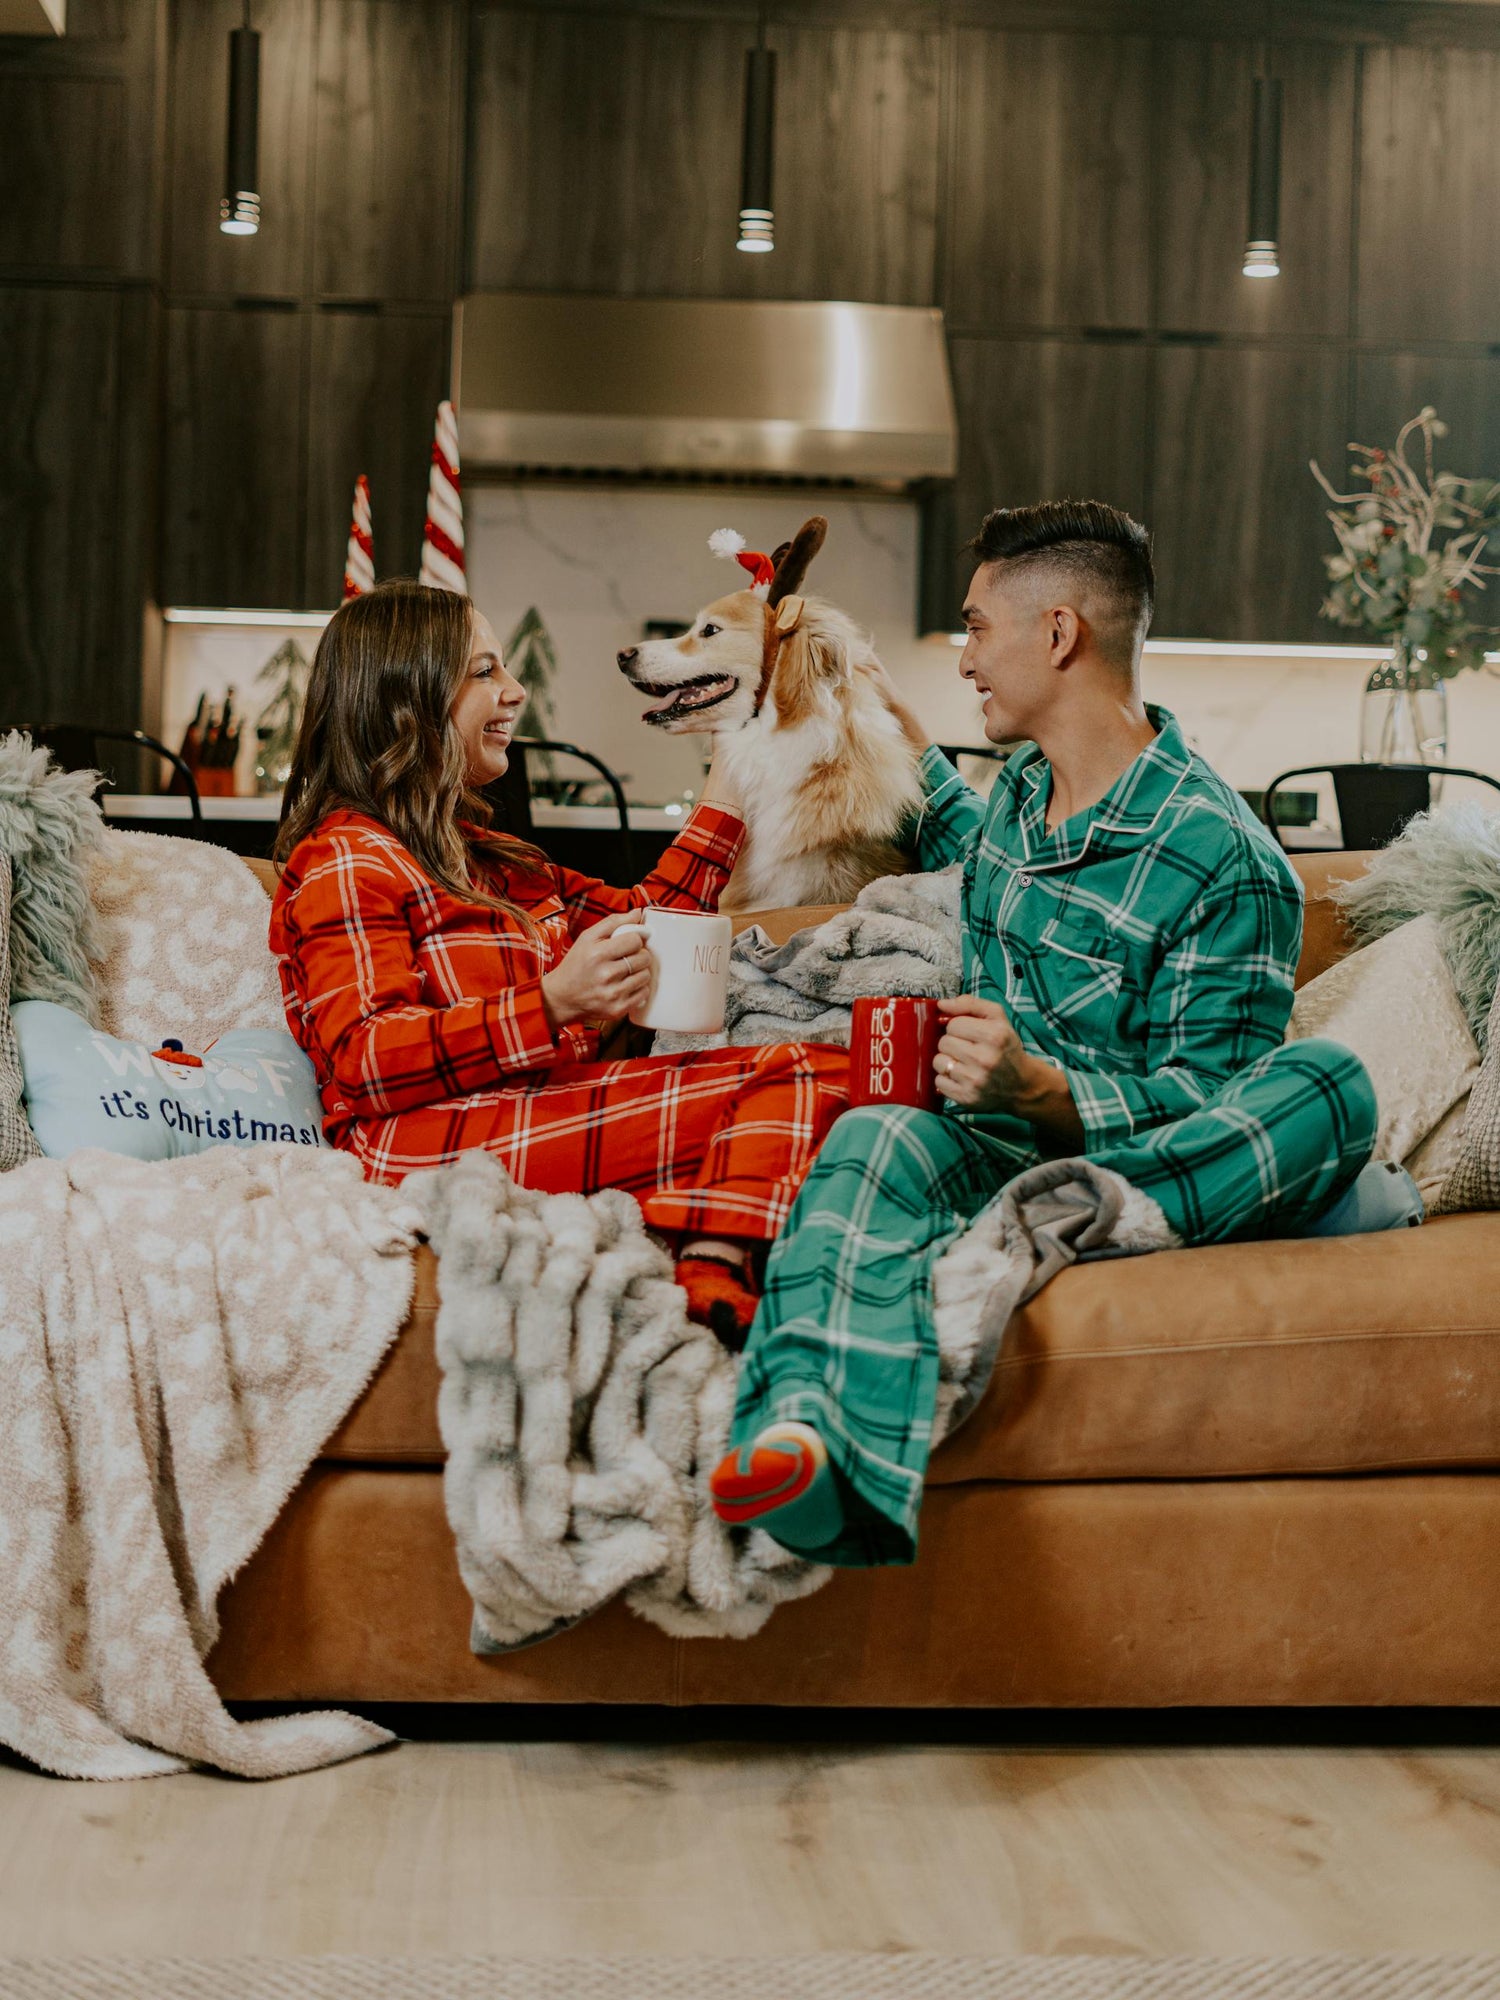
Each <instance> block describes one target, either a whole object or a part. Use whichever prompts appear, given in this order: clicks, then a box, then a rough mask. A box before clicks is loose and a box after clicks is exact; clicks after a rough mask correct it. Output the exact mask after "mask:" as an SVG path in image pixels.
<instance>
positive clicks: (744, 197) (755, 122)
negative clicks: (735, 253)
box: [734, 19, 776, 254]
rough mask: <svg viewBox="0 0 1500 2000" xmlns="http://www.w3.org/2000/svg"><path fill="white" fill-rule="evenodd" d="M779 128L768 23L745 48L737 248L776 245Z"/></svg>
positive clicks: (764, 248) (762, 248) (755, 249)
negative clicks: (775, 182)
mask: <svg viewBox="0 0 1500 2000" xmlns="http://www.w3.org/2000/svg"><path fill="white" fill-rule="evenodd" d="M775 128H776V51H775V50H774V49H768V48H767V47H766V24H765V21H764V19H762V21H761V24H760V35H759V38H758V40H757V42H756V45H755V47H754V48H753V49H747V50H746V51H745V135H744V137H745V150H744V156H743V160H742V163H741V168H740V235H739V241H738V242H737V243H736V244H735V246H734V247H735V248H736V250H748V251H751V252H756V253H762V254H763V253H764V252H766V251H767V250H774V249H775V248H776V218H775V215H774V213H773V212H772V208H771V169H772V164H773V154H774V150H775Z"/></svg>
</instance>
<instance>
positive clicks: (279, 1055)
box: [10, 1000, 327, 1160]
mask: <svg viewBox="0 0 1500 2000" xmlns="http://www.w3.org/2000/svg"><path fill="white" fill-rule="evenodd" d="M10 1011H11V1019H12V1020H13V1021H14V1023H15V1028H16V1039H17V1040H18V1041H19V1043H20V1045H21V1070H22V1074H23V1075H24V1077H25V1080H26V1088H25V1093H24V1102H25V1106H26V1116H27V1118H28V1120H29V1121H30V1124H31V1129H32V1131H33V1132H35V1134H36V1136H37V1141H38V1144H39V1145H40V1146H41V1149H42V1151H43V1152H44V1153H46V1154H48V1155H50V1156H51V1157H52V1158H53V1159H58V1158H61V1157H62V1156H63V1155H64V1154H67V1153H73V1152H76V1151H77V1150H78V1149H79V1148H80V1147H82V1146H100V1147H102V1148H103V1149H104V1150H105V1151H106V1152H109V1153H128V1154H130V1155H132V1157H134V1158H135V1159H137V1160H171V1159H176V1158H178V1157H180V1156H181V1155H182V1154H185V1153H206V1152H207V1151H208V1149H209V1147H210V1146H259V1145H282V1146H293V1145H295V1146H321V1145H325V1144H326V1143H327V1142H326V1140H325V1139H324V1137H323V1107H322V1105H321V1104H320V1103H319V1101H318V1086H317V1083H316V1081H315V1080H314V1077H313V1067H312V1064H311V1063H310V1062H309V1061H308V1059H307V1057H306V1056H305V1055H304V1054H303V1053H302V1051H301V1049H299V1048H298V1046H297V1044H296V1043H295V1042H294V1041H293V1040H292V1038H291V1036H290V1035H288V1034H284V1033H282V1032H281V1031H280V1030H278V1029H276V1028H237V1029H235V1030H234V1031H233V1032H232V1033H230V1034H227V1035H221V1036H220V1037H219V1039H218V1041H216V1042H215V1043H214V1044H213V1047H212V1048H211V1049H210V1050H208V1051H207V1052H206V1053H205V1054H204V1055H202V1056H193V1055H190V1054H188V1053H187V1052H185V1051H182V1050H181V1049H180V1048H178V1047H177V1045H175V1044H166V1045H164V1046H163V1047H162V1048H161V1049H148V1048H147V1046H146V1044H145V1043H144V1042H122V1041H120V1040H119V1039H118V1038H117V1037H116V1036H114V1035H105V1034H101V1033H100V1032H99V1030H98V1029H96V1028H91V1027H90V1026H89V1024H88V1022H87V1021H84V1020H81V1019H80V1018H79V1016H78V1015H77V1014H74V1013H71V1012H70V1011H69V1010H68V1009H67V1008H66V1007H56V1006H54V1005H53V1004H52V1002H51V1001H50V1000H18V1001H17V1002H16V1003H15V1005H14V1006H13V1007H12V1008H11V1010H10Z"/></svg>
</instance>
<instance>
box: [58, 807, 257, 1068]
mask: <svg viewBox="0 0 1500 2000" xmlns="http://www.w3.org/2000/svg"><path fill="white" fill-rule="evenodd" d="M89 888H90V893H91V895H92V897H93V903H94V910H95V913H96V916H97V918H98V923H99V933H100V946H101V959H100V962H99V964H98V966H97V968H96V970H97V972H98V978H99V1001H100V1006H99V1013H100V1026H101V1027H102V1028H103V1029H104V1031H105V1033H106V1034H110V1035H118V1036H119V1037H120V1038H121V1040H123V1041H131V1042H148V1043H149V1044H150V1045H151V1046H152V1047H153V1048H154V1047H156V1045H157V1044H158V1043H159V1042H160V1041H161V1039H162V1037H163V1036H164V1035H175V1036H176V1037H177V1039H178V1040H179V1041H181V1042H182V1043H183V1045H184V1046H185V1047H186V1048H188V1049H192V1050H196V1051H200V1052H201V1051H202V1050H203V1049H205V1048H207V1047H208V1045H209V1043H210V1042H212V1041H215V1040H216V1039H217V1038H218V1037H219V1036H220V1035H227V1034H228V1033H229V1032H230V1031H231V1029H234V1028H285V1027H286V1015H285V1014H284V1013H283V1011H282V1006H281V986H280V982H279V980H278V979H277V976H276V960H275V959H274V958H273V957H272V955H271V947H270V945H269V943H268V942H267V935H268V931H269V927H270V922H271V899H270V897H269V896H268V895H267V894H266V892H265V890H264V889H263V888H262V887H261V886H260V884H259V882H257V881H256V879H255V877H254V875H252V874H251V872H250V870H249V869H248V868H247V867H246V866H245V864H244V862H243V861H242V860H241V859H240V857H239V855H237V854H231V853H230V852H229V850H228V848H225V847H215V846H213V845H212V844H211V843H210V842H209V841H205V840H178V839H175V838H174V837H173V836H171V835H170V834H161V833H114V832H111V833H108V834H106V835H105V838H104V844H103V850H102V852H101V854H100V855H99V857H98V859H97V861H96V862H95V864H94V868H93V873H92V876H91V878H90V883H89Z"/></svg>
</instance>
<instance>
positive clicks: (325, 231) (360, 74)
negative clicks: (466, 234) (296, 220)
mask: <svg viewBox="0 0 1500 2000" xmlns="http://www.w3.org/2000/svg"><path fill="white" fill-rule="evenodd" d="M458 27H459V15H458V10H457V7H456V5H455V4H454V0H319V5H318V9H317V73H316V85H315V91H314V99H313V104H314V112H313V171H312V181H313V217H314V223H313V227H314V254H313V279H312V290H313V291H314V292H315V293H317V294H318V295H319V296H321V297H329V296H334V297H352V298H361V299H365V298H368V299H435V300H447V299H450V298H451V297H452V296H453V293H454V290H455V286H456V262H457V258H456V250H457V236H458V221H459V214H460V208H461V204H460V203H459V201H458V199H457V189H456V182H457V179H458V175H459V171H460V162H459V160H458V158H457V148H458V145H459V143H460V140H461V127H460V120H459V111H460V108H461V99H462V93H461V91H460V89H459V78H458Z"/></svg>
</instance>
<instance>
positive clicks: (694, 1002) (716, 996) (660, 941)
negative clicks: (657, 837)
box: [615, 908, 734, 1035]
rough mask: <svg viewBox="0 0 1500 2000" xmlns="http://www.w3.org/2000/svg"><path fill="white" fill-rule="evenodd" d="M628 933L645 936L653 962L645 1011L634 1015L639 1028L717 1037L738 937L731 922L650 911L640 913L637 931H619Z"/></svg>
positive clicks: (696, 914)
mask: <svg viewBox="0 0 1500 2000" xmlns="http://www.w3.org/2000/svg"><path fill="white" fill-rule="evenodd" d="M627 929H629V930H637V929H638V930H639V931H640V932H641V934H642V936H643V937H644V938H645V941H646V950H647V951H648V952H649V954H650V957H651V991H650V992H649V993H648V994H647V996H646V1000H645V1004H644V1005H643V1006H640V1007H635V1008H632V1009H631V1014H630V1018H631V1020H632V1021H634V1022H635V1024H636V1026H637V1027H638V1028H670V1029H673V1030H674V1031H675V1032H676V1033H678V1034H682V1035H710V1034H715V1033H717V1031H718V1030H719V1029H720V1028H722V1027H723V1025H724V1002H725V1001H726V999H727V998H728V997H729V946H730V943H731V941H732V939H733V937H734V925H733V924H732V923H731V922H730V920H729V918H728V917H708V916H704V915H702V914H701V913H700V912H698V911H697V910H660V909H655V908H651V909H646V910H642V912H641V921H640V923H639V925H635V924H630V925H626V924H622V925H621V926H620V930H622V931H623V930H627ZM619 934H620V932H619V931H616V933H615V935H616V937H618V936H619Z"/></svg>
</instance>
